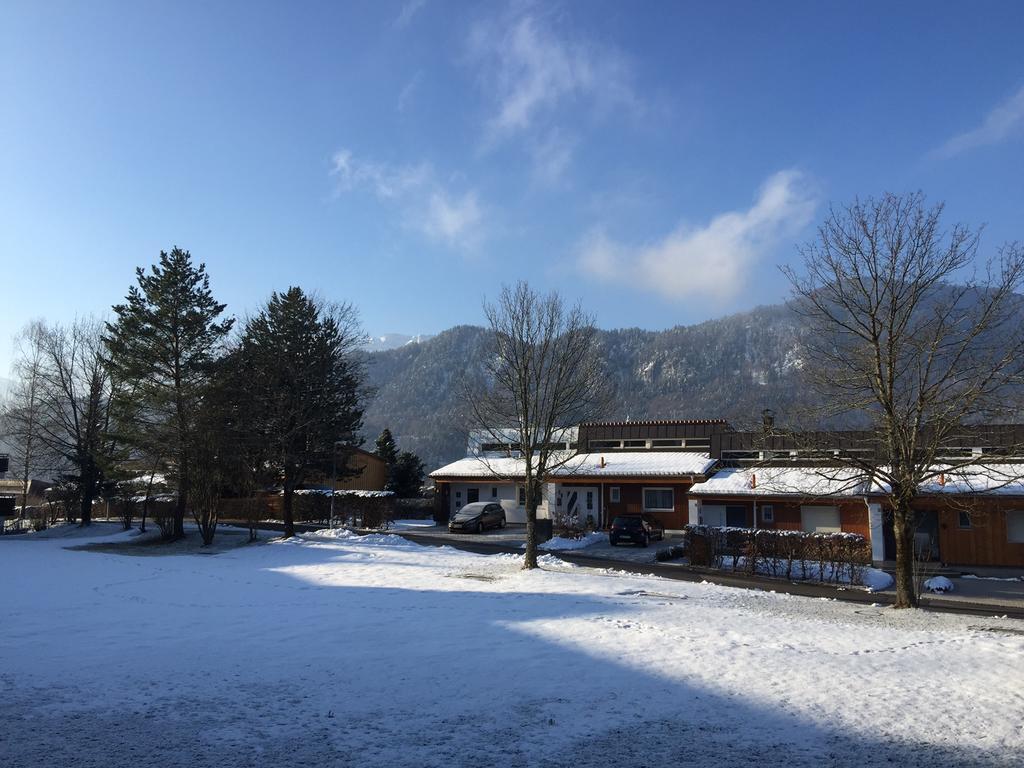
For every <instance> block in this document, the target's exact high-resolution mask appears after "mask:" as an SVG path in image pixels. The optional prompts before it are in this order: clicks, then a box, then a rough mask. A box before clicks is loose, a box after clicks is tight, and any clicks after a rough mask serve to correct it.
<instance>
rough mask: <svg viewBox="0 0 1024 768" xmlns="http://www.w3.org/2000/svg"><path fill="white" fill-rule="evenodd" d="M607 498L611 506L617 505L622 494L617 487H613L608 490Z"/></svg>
mask: <svg viewBox="0 0 1024 768" xmlns="http://www.w3.org/2000/svg"><path fill="white" fill-rule="evenodd" d="M608 498H609V499H610V500H611V502H612V504H618V503H619V502H620V501H622V493H621V491H620V490H619V486H617V485H613V486H612V487H611V489H609V491H608Z"/></svg>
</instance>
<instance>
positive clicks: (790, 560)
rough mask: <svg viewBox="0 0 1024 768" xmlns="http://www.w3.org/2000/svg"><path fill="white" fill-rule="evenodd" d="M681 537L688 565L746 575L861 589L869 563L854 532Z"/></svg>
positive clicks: (698, 530)
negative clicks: (688, 560) (724, 569)
mask: <svg viewBox="0 0 1024 768" xmlns="http://www.w3.org/2000/svg"><path fill="white" fill-rule="evenodd" d="M684 536H685V540H686V543H687V549H688V550H689V553H690V564H691V565H699V566H705V567H708V568H722V567H730V568H731V569H732V570H733V571H742V572H744V573H748V574H751V575H753V574H766V575H769V576H778V577H782V578H786V579H809V580H813V581H822V582H826V583H834V584H839V583H850V584H861V583H862V582H863V574H864V567H865V566H867V565H870V563H871V543H870V542H869V541H868V540H867V539H866V538H864V537H863V536H861V535H859V534H856V533H807V532H805V531H782V530H777V529H774V528H757V529H752V528H716V527H712V526H706V525H688V526H687V527H686V532H685V534H684Z"/></svg>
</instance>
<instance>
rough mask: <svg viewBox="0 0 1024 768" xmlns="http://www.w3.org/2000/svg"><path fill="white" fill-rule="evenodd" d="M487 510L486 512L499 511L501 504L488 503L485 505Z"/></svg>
mask: <svg viewBox="0 0 1024 768" xmlns="http://www.w3.org/2000/svg"><path fill="white" fill-rule="evenodd" d="M487 511H488V512H501V505H500V504H488V505H487Z"/></svg>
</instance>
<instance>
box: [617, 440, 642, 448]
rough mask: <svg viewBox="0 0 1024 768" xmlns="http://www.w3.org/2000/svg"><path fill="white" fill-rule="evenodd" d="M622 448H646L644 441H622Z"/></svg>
mask: <svg viewBox="0 0 1024 768" xmlns="http://www.w3.org/2000/svg"><path fill="white" fill-rule="evenodd" d="M622 447H623V448H646V447H647V441H646V440H623V441H622Z"/></svg>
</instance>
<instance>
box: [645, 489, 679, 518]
mask: <svg viewBox="0 0 1024 768" xmlns="http://www.w3.org/2000/svg"><path fill="white" fill-rule="evenodd" d="M675 507H676V505H675V492H674V491H673V490H672V489H671V488H644V509H645V510H647V511H651V512H658V511H661V512H671V511H673V510H674V509H675Z"/></svg>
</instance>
